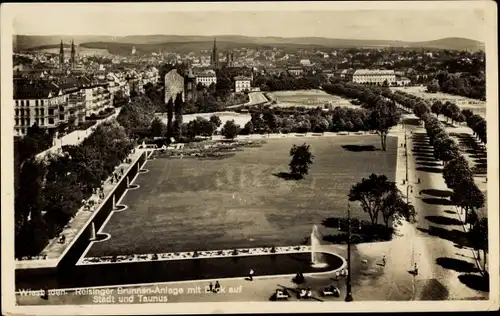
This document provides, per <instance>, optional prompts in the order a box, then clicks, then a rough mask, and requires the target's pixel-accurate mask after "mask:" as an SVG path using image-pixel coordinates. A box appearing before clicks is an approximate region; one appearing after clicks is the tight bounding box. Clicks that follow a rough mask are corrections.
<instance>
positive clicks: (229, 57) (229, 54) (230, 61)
mask: <svg viewBox="0 0 500 316" xmlns="http://www.w3.org/2000/svg"><path fill="white" fill-rule="evenodd" d="M226 66H227V67H233V66H234V55H233V52H232V51H228V52H227V54H226Z"/></svg>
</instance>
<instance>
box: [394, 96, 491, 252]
mask: <svg viewBox="0 0 500 316" xmlns="http://www.w3.org/2000/svg"><path fill="white" fill-rule="evenodd" d="M392 97H393V99H394V100H395V101H396V102H397V103H399V104H401V105H402V106H403V107H405V108H407V109H412V110H413V112H414V113H415V115H416V116H417V117H419V118H420V119H421V120H422V121H423V122H424V127H425V129H426V131H427V135H428V136H429V142H430V144H431V145H432V146H433V149H434V157H435V158H436V159H439V160H442V161H443V164H444V168H443V178H444V180H445V182H446V185H447V186H448V187H449V188H450V189H452V190H453V193H452V196H451V198H450V200H451V202H453V203H454V204H455V205H456V206H458V207H460V208H462V209H463V210H464V211H465V223H469V224H471V225H472V228H471V230H470V232H469V237H470V240H472V241H474V242H475V247H476V249H482V250H483V251H487V250H488V248H487V235H488V231H487V218H481V219H480V218H479V216H478V213H477V211H478V210H479V209H480V208H482V207H483V206H484V204H485V197H484V194H483V193H482V192H481V190H480V189H479V188H478V187H477V185H476V183H475V182H474V174H473V172H472V171H471V169H470V166H469V163H468V162H467V159H466V158H465V157H464V156H463V155H462V154H461V153H460V150H459V148H458V145H457V144H456V143H455V141H454V140H453V139H451V138H450V136H449V135H448V133H447V132H446V130H445V129H444V127H443V125H442V124H441V122H440V121H439V120H438V118H437V117H435V116H433V115H432V109H431V107H432V106H429V105H428V104H427V103H426V102H425V101H424V100H422V99H421V98H418V97H415V96H410V95H408V94H406V93H404V92H396V93H394V94H393V95H392ZM464 116H465V115H464ZM485 223H486V224H485Z"/></svg>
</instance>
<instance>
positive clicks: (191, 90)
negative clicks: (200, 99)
mask: <svg viewBox="0 0 500 316" xmlns="http://www.w3.org/2000/svg"><path fill="white" fill-rule="evenodd" d="M184 96H185V98H184V99H185V100H186V101H191V100H192V101H196V75H195V74H194V73H193V69H191V68H190V67H189V68H188V73H187V75H186V76H185V78H184Z"/></svg>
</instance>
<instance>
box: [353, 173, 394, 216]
mask: <svg viewBox="0 0 500 316" xmlns="http://www.w3.org/2000/svg"><path fill="white" fill-rule="evenodd" d="M396 190H397V187H396V184H395V183H394V182H391V181H389V180H388V179H387V176H385V175H380V176H379V175H376V174H374V173H372V174H371V175H370V176H369V177H368V178H363V179H362V180H361V182H358V183H356V184H354V185H353V186H352V187H351V190H350V191H349V201H351V202H354V201H358V202H360V203H361V208H362V209H363V211H365V212H366V213H368V215H369V216H370V220H371V222H372V224H377V223H378V219H379V214H380V212H381V211H382V210H383V207H384V198H385V197H386V196H388V195H390V194H393V193H395V192H397V191H396Z"/></svg>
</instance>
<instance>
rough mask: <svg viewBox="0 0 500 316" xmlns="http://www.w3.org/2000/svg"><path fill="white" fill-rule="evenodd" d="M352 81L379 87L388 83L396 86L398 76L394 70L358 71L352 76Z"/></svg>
mask: <svg viewBox="0 0 500 316" xmlns="http://www.w3.org/2000/svg"><path fill="white" fill-rule="evenodd" d="M352 81H353V82H354V83H361V84H377V85H382V84H384V82H387V84H389V85H394V84H395V83H396V74H395V73H394V70H378V69H374V70H370V69H358V70H356V71H355V72H354V74H353V75H352Z"/></svg>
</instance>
